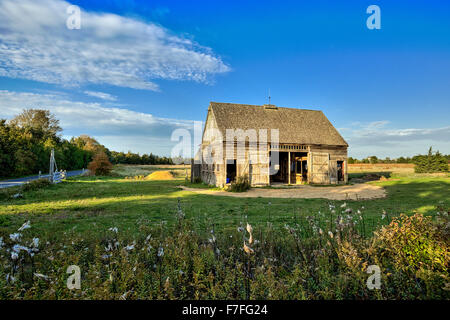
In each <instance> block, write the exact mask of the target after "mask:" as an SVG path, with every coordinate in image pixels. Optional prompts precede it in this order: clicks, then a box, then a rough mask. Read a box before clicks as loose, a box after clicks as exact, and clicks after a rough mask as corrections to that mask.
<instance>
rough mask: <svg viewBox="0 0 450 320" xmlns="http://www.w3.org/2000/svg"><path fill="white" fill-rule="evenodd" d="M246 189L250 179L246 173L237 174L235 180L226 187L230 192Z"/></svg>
mask: <svg viewBox="0 0 450 320" xmlns="http://www.w3.org/2000/svg"><path fill="white" fill-rule="evenodd" d="M247 190H250V181H249V179H248V175H246V174H244V175H242V176H239V177H238V178H237V179H236V181H233V182H232V183H231V186H230V188H229V189H228V191H231V192H245V191H247Z"/></svg>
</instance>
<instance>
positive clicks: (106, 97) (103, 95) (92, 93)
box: [84, 91, 117, 101]
mask: <svg viewBox="0 0 450 320" xmlns="http://www.w3.org/2000/svg"><path fill="white" fill-rule="evenodd" d="M84 93H85V94H87V95H88V96H91V97H95V98H99V99H102V100H107V101H117V97H116V96H113V95H111V94H109V93H106V92H99V91H84Z"/></svg>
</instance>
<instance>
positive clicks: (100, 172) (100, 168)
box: [88, 152, 113, 176]
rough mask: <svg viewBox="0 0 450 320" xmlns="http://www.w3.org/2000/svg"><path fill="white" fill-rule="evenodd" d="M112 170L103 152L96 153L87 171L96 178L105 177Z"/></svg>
mask: <svg viewBox="0 0 450 320" xmlns="http://www.w3.org/2000/svg"><path fill="white" fill-rule="evenodd" d="M112 168H113V165H112V163H111V162H110V161H109V159H108V156H107V155H106V154H105V153H104V152H99V153H97V154H96V155H95V156H94V159H92V161H91V162H90V163H89V165H88V169H89V170H90V171H91V172H92V174H94V175H96V176H107V175H109V174H110V173H111V170H112Z"/></svg>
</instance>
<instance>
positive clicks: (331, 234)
mask: <svg viewBox="0 0 450 320" xmlns="http://www.w3.org/2000/svg"><path fill="white" fill-rule="evenodd" d="M328 235H329V236H330V238H331V239H333V232H331V231H328Z"/></svg>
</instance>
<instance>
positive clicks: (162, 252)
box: [158, 247, 164, 257]
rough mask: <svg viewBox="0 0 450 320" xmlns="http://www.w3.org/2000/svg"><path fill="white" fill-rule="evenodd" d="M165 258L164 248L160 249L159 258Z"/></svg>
mask: <svg viewBox="0 0 450 320" xmlns="http://www.w3.org/2000/svg"><path fill="white" fill-rule="evenodd" d="M162 256H164V248H163V247H159V249H158V257H162Z"/></svg>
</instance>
